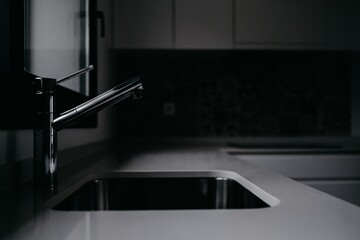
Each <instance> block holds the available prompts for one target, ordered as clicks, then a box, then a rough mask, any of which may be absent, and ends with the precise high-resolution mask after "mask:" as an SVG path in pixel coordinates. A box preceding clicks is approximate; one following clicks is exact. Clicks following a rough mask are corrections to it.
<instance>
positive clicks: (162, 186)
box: [53, 176, 269, 211]
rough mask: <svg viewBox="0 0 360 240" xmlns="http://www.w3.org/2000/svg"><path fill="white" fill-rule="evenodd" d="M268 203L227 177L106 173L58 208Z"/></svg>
mask: <svg viewBox="0 0 360 240" xmlns="http://www.w3.org/2000/svg"><path fill="white" fill-rule="evenodd" d="M265 207H269V205H268V204H267V203H265V202H264V201H263V200H261V199H260V198H259V197H257V196H256V195H254V194H253V193H252V192H250V191H249V190H247V189H246V188H245V187H243V186H242V185H241V184H240V183H239V182H237V181H235V180H232V179H229V178H224V177H127V176H125V177H104V178H98V179H94V180H90V181H87V182H86V183H85V184H84V185H82V186H81V187H80V188H79V189H77V190H76V191H75V192H74V193H72V194H71V195H69V196H68V197H67V198H65V199H64V200H62V201H61V202H60V203H58V204H57V205H56V206H55V207H53V209H54V210H60V211H98V210H176V209H178V210H179V209H247V208H265Z"/></svg>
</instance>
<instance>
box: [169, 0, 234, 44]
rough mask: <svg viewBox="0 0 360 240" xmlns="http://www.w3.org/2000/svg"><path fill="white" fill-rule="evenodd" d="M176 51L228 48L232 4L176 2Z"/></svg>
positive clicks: (197, 0) (195, 0) (200, 0)
mask: <svg viewBox="0 0 360 240" xmlns="http://www.w3.org/2000/svg"><path fill="white" fill-rule="evenodd" d="M175 6H176V7H175V9H176V17H175V29H176V31H175V35H176V48H177V49H226V48H232V42H233V40H232V0H177V1H176V5H175Z"/></svg>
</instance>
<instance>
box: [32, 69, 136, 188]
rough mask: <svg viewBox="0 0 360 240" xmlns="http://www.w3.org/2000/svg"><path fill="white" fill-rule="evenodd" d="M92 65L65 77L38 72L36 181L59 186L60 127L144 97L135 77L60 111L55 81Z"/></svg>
mask: <svg viewBox="0 0 360 240" xmlns="http://www.w3.org/2000/svg"><path fill="white" fill-rule="evenodd" d="M93 69H94V68H93V66H92V65H90V66H89V67H87V68H84V69H82V70H80V71H77V72H75V73H73V74H71V75H69V76H67V77H65V78H62V79H59V80H56V79H53V78H41V77H37V76H35V77H34V78H35V80H34V86H35V108H36V109H35V128H34V181H35V184H36V185H38V186H39V185H40V186H44V185H47V186H46V187H47V188H48V189H49V190H50V191H52V192H54V191H56V189H57V131H60V130H61V129H64V128H65V127H68V126H70V125H72V124H74V123H76V122H78V121H79V120H81V119H82V118H84V117H86V116H88V115H89V114H92V113H95V112H98V111H100V110H102V109H104V108H106V107H109V106H111V105H113V104H115V103H118V102H120V101H122V100H125V99H127V98H129V97H132V98H133V99H138V98H141V93H142V91H143V86H142V84H141V82H140V79H139V78H138V77H135V78H132V79H130V80H128V81H126V82H124V83H122V84H120V85H118V86H116V87H114V88H112V89H110V90H108V91H106V92H104V93H102V94H100V95H98V96H96V97H94V98H92V99H90V100H88V101H86V102H84V103H82V104H80V105H78V106H76V107H74V108H72V109H70V110H68V111H65V112H63V113H61V114H57V112H56V109H55V101H56V94H55V88H56V85H57V84H58V83H60V82H63V81H66V80H69V79H71V78H73V77H76V76H79V75H81V74H84V73H86V72H88V71H91V70H93Z"/></svg>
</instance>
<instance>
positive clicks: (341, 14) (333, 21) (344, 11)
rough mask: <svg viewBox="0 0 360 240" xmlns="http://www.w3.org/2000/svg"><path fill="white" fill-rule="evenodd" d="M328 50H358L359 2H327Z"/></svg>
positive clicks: (350, 0) (331, 0)
mask: <svg viewBox="0 0 360 240" xmlns="http://www.w3.org/2000/svg"><path fill="white" fill-rule="evenodd" d="M327 3H328V24H327V26H328V29H327V31H328V48H329V49H330V50H357V51H359V50H360V1H359V0H346V1H344V0H343V1H341V0H327Z"/></svg>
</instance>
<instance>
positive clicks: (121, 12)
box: [114, 0, 173, 49]
mask: <svg viewBox="0 0 360 240" xmlns="http://www.w3.org/2000/svg"><path fill="white" fill-rule="evenodd" d="M172 45H173V39H172V1H170V0H136V1H134V0H116V1H114V47H115V48H125V49H134V48H137V49H148V48H152V49H164V48H165V49H166V48H171V47H172Z"/></svg>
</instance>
